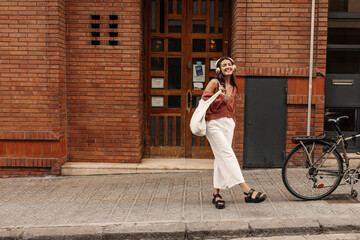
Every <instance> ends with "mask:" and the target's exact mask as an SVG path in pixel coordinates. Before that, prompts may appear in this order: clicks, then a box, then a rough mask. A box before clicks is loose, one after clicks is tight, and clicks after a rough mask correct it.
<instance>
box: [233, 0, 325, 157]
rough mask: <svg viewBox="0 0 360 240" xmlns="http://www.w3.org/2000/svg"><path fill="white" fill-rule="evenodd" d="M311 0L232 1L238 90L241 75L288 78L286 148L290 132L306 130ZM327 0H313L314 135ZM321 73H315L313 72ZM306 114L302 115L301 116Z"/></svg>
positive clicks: (319, 117)
mask: <svg viewBox="0 0 360 240" xmlns="http://www.w3.org/2000/svg"><path fill="white" fill-rule="evenodd" d="M311 2H312V0H296V1H288V0H256V1H255V0H235V1H233V2H232V31H231V32H232V33H233V34H232V36H231V39H232V41H231V55H232V57H233V58H234V60H235V62H236V64H237V67H238V68H237V69H238V70H237V75H238V78H239V81H240V86H241V88H240V93H241V94H245V93H244V82H245V81H244V80H245V76H276V77H286V78H288V88H289V89H288V122H287V124H288V126H287V139H288V141H287V149H288V150H289V148H291V147H293V146H292V145H291V144H290V139H291V136H292V135H299V134H305V133H306V121H307V94H308V76H309V58H310V27H311ZM327 7H328V1H327V0H316V6H315V36H314V66H313V68H314V71H313V76H314V79H313V88H314V89H313V94H314V95H313V98H312V105H313V113H312V129H311V132H312V133H313V134H315V133H319V132H320V131H322V128H323V111H324V110H323V108H324V76H323V75H324V73H325V67H326V40H327ZM316 76H319V77H316ZM244 107H245V104H244V97H243V98H242V101H241V102H238V104H237V115H238V118H237V119H238V120H237V121H238V123H237V126H238V127H237V129H236V132H235V135H236V137H235V145H236V147H235V151H236V153H237V155H238V157H239V159H241V160H240V161H242V153H243V147H242V142H243V136H244V126H243V122H244ZM305 115H306V116H305Z"/></svg>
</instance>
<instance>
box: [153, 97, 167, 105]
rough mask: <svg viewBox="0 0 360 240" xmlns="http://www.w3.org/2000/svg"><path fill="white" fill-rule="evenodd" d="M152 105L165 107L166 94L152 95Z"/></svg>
mask: <svg viewBox="0 0 360 240" xmlns="http://www.w3.org/2000/svg"><path fill="white" fill-rule="evenodd" d="M151 107H164V96H152V97H151Z"/></svg>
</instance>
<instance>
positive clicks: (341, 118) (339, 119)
mask: <svg viewBox="0 0 360 240" xmlns="http://www.w3.org/2000/svg"><path fill="white" fill-rule="evenodd" d="M346 119H349V117H348V116H341V117H338V118H335V119H334V118H332V119H329V120H328V122H329V123H334V124H338V123H340V122H341V121H343V120H346Z"/></svg>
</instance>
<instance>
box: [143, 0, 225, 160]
mask: <svg viewBox="0 0 360 240" xmlns="http://www.w3.org/2000/svg"><path fill="white" fill-rule="evenodd" d="M146 7H147V11H146V12H147V16H146V21H145V22H146V37H145V41H146V64H145V66H146V70H145V79H146V86H145V91H146V100H145V104H146V136H145V139H146V140H145V152H146V156H148V157H188V158H210V157H212V152H211V149H210V146H209V143H208V142H207V139H206V138H205V137H196V136H194V135H192V134H191V131H190V128H189V123H190V118H191V116H192V114H193V112H194V110H195V108H196V106H197V104H198V101H199V100H200V98H201V95H202V92H203V90H204V89H205V86H206V84H207V83H208V82H209V80H210V79H212V78H214V77H215V75H216V74H215V68H214V63H215V61H216V60H217V59H218V58H219V57H221V56H224V55H228V46H229V31H228V29H229V17H230V16H229V15H230V8H229V1H228V0H182V1H181V0H148V1H147V6H146Z"/></svg>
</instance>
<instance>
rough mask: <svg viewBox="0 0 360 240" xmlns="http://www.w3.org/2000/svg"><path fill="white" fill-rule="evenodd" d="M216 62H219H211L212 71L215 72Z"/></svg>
mask: <svg viewBox="0 0 360 240" xmlns="http://www.w3.org/2000/svg"><path fill="white" fill-rule="evenodd" d="M216 62H217V60H211V61H210V70H215V69H216Z"/></svg>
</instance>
